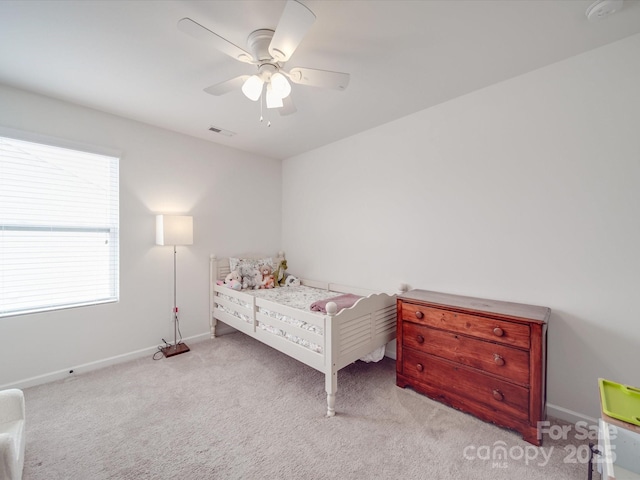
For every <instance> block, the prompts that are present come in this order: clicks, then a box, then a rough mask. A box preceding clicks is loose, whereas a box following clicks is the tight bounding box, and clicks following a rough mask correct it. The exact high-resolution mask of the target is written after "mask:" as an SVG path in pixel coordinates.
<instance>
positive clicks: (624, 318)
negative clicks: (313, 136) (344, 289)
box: [282, 35, 640, 420]
mask: <svg viewBox="0 0 640 480" xmlns="http://www.w3.org/2000/svg"><path fill="white" fill-rule="evenodd" d="M638 52H640V35H636V36H633V37H630V38H628V39H626V40H624V41H621V42H618V43H615V44H611V45H609V46H606V47H604V48H600V49H598V50H594V51H591V52H589V53H586V54H584V55H581V56H578V57H574V58H572V59H569V60H567V61H563V62H561V63H557V64H554V65H552V66H549V67H547V68H543V69H540V70H538V71H535V72H532V73H529V74H527V75H523V76H521V77H518V78H514V79H511V80H509V81H506V82H503V83H500V84H498V85H495V86H492V87H489V88H486V89H483V90H481V91H478V92H475V93H472V94H469V95H466V96H464V97H461V98H458V99H456V100H453V101H450V102H447V103H445V104H441V105H438V106H436V107H434V108H430V109H428V110H424V111H421V112H419V113H416V114H414V115H411V116H409V117H405V118H402V119H400V120H397V121H395V122H392V123H389V124H386V125H384V126H381V127H379V128H376V129H373V130H370V131H366V132H364V133H362V134H359V135H356V136H353V137H350V138H347V139H345V140H343V141H340V142H337V143H334V144H332V145H329V146H326V147H323V148H319V149H317V150H315V151H311V152H308V153H306V154H302V155H299V156H297V157H295V158H291V159H287V160H286V161H285V162H284V164H283V182H282V183H283V196H282V201H283V241H284V244H283V246H284V249H285V250H286V252H287V257H288V264H289V272H290V273H294V274H299V275H303V276H306V277H309V278H317V279H326V280H332V281H337V282H341V283H344V284H350V285H359V286H362V287H372V288H381V289H386V290H391V291H393V290H395V289H396V287H397V285H398V284H399V283H400V282H407V283H409V284H410V285H411V286H412V287H413V288H423V289H429V290H437V291H442V292H451V293H457V294H463V295H470V296H478V297H485V298H494V299H499V300H506V301H514V302H521V303H529V304H537V305H544V306H548V307H550V308H551V309H552V310H553V313H552V317H551V320H550V325H549V337H548V341H549V351H548V361H549V366H548V402H549V404H550V406H551V407H552V408H550V410H552V411H553V413H554V414H556V415H558V416H561V414H562V410H561V409H568V410H570V411H572V412H575V413H578V414H583V415H587V416H590V417H597V416H599V403H598V385H597V379H598V377H599V376H602V377H606V378H610V379H612V380H615V381H618V382H624V383H629V384H632V385H636V386H640V369H638V351H639V350H640V327H639V326H638V325H639V322H638V319H639V315H640V314H639V313H638V309H637V306H636V303H635V301H636V299H637V295H638V292H639V291H640V288H639V287H640V255H639V254H638V248H639V247H640V215H639V213H640V212H639V206H640V135H639V132H640V90H639V86H640V55H638ZM372 101H375V99H372ZM558 407H559V408H558ZM567 413H569V412H567ZM570 416H571V415H569V416H568V417H570ZM568 417H567V419H569V420H571V418H568Z"/></svg>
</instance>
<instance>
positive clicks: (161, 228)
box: [156, 215, 193, 245]
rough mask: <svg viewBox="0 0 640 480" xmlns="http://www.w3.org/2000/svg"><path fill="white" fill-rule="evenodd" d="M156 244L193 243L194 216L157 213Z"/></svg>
mask: <svg viewBox="0 0 640 480" xmlns="http://www.w3.org/2000/svg"><path fill="white" fill-rule="evenodd" d="M156 245H193V217H190V216H187V215H156Z"/></svg>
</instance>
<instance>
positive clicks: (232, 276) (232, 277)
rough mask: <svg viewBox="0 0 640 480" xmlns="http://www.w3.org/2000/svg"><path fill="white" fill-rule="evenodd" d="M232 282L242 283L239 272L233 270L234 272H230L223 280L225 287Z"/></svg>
mask: <svg viewBox="0 0 640 480" xmlns="http://www.w3.org/2000/svg"><path fill="white" fill-rule="evenodd" d="M233 280H235V281H236V282H241V281H242V277H241V276H240V272H238V270H234V271H232V272H230V273H229V274H228V275H227V276H226V277H225V278H224V283H225V285H226V284H229V283H231V282H232V281H233Z"/></svg>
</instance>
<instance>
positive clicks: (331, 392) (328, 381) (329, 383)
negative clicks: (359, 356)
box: [325, 372, 338, 417]
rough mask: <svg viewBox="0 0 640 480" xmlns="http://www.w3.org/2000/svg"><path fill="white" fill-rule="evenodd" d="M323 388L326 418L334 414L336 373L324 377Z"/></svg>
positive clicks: (336, 388)
mask: <svg viewBox="0 0 640 480" xmlns="http://www.w3.org/2000/svg"><path fill="white" fill-rule="evenodd" d="M325 388H326V390H327V417H333V416H335V414H336V391H337V390H338V372H333V373H332V374H326V375H325Z"/></svg>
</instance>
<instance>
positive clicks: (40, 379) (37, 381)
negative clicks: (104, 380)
mask: <svg viewBox="0 0 640 480" xmlns="http://www.w3.org/2000/svg"><path fill="white" fill-rule="evenodd" d="M210 339H211V335H210V334H209V333H203V334H200V335H194V336H192V337H188V338H184V339H183V340H184V342H185V343H187V344H188V343H198V342H201V341H204V340H210ZM157 351H158V345H156V346H153V347H148V348H143V349H140V350H135V351H133V352H129V353H125V354H122V355H116V356H114V357H109V358H104V359H102V360H96V361H95V362H89V363H85V364H82V365H76V366H70V367H69V368H65V369H63V370H58V371H55V372H50V373H45V374H44V375H38V376H36V377H30V378H25V379H23V380H18V381H17V382H13V383H8V384H6V385H0V390H5V389H8V388H20V389H25V388H29V387H35V386H36V385H42V384H43V383H49V382H54V381H56V380H61V379H64V378H69V377H72V376H75V375H78V374H82V373H86V372H90V371H92V370H98V369H100V368H104V367H109V366H111V365H116V364H118V363H124V362H128V361H130V360H137V359H138V358H143V357H146V356H148V355H149V356H151V355H153V354H154V353H155V352H157Z"/></svg>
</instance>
